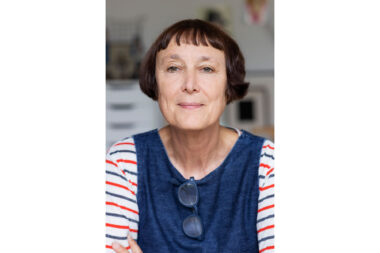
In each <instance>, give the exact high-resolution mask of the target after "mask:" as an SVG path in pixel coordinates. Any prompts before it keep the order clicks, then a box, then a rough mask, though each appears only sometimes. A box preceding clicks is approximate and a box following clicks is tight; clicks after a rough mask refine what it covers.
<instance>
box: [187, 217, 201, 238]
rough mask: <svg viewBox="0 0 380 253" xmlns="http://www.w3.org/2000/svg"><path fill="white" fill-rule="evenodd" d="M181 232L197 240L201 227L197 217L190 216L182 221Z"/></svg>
mask: <svg viewBox="0 0 380 253" xmlns="http://www.w3.org/2000/svg"><path fill="white" fill-rule="evenodd" d="M182 226H183V232H185V234H186V235H187V236H189V237H192V238H197V237H199V236H201V235H202V233H203V227H202V223H201V219H200V218H199V216H198V215H190V216H189V217H187V218H186V219H185V220H184V221H183V224H182Z"/></svg>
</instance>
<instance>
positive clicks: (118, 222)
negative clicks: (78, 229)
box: [106, 138, 139, 253]
mask: <svg viewBox="0 0 380 253" xmlns="http://www.w3.org/2000/svg"><path fill="white" fill-rule="evenodd" d="M136 192H137V162H136V152H135V147H134V143H133V139H132V138H129V139H127V140H124V141H120V142H118V143H116V144H115V145H113V146H112V147H111V148H110V150H109V151H108V152H107V156H106V252H107V253H114V252H115V251H114V250H113V249H112V243H113V242H117V243H119V244H120V245H122V246H123V247H124V248H126V249H128V250H129V249H130V245H129V243H128V241H127V236H128V233H130V234H131V236H132V238H135V239H136V238H137V233H138V231H137V229H138V221H139V215H138V206H137V201H136ZM129 251H130V250H129Z"/></svg>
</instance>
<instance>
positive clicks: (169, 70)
mask: <svg viewBox="0 0 380 253" xmlns="http://www.w3.org/2000/svg"><path fill="white" fill-rule="evenodd" d="M178 70H179V68H178V67H176V66H170V67H169V68H167V71H168V72H176V71H178Z"/></svg>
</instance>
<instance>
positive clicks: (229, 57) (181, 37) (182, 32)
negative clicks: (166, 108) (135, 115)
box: [139, 19, 249, 104]
mask: <svg viewBox="0 0 380 253" xmlns="http://www.w3.org/2000/svg"><path fill="white" fill-rule="evenodd" d="M173 37H175V41H176V43H177V45H178V46H179V45H180V43H181V41H182V42H184V43H187V44H190V43H192V44H193V45H196V46H199V45H200V44H202V45H203V46H208V45H211V46H212V47H214V48H216V49H219V50H221V51H223V52H224V55H225V59H226V72H227V88H226V100H227V104H228V103H230V102H232V101H234V100H238V99H241V98H243V97H244V96H245V94H246V93H247V90H248V86H249V83H248V82H244V78H245V66H244V57H243V55H242V53H241V51H240V49H239V46H238V45H237V43H236V42H235V41H234V40H233V39H232V38H231V37H230V36H229V35H227V34H226V33H225V32H224V31H222V30H221V29H220V28H219V27H217V26H215V25H213V24H211V23H209V22H206V21H202V20H199V19H187V20H182V21H179V22H177V23H175V24H173V25H172V26H170V27H168V28H167V29H166V30H164V31H163V32H162V33H161V34H160V35H159V36H158V38H157V39H156V41H155V42H154V43H153V45H152V46H151V47H150V49H149V50H148V52H147V53H146V55H145V57H144V59H143V61H142V64H141V67H140V80H139V81H140V88H141V90H142V91H143V92H144V93H145V94H146V95H147V96H148V97H150V98H152V99H153V100H157V99H158V86H157V82H156V73H155V72H156V56H157V53H158V52H159V51H160V50H164V49H166V47H167V46H168V44H169V42H170V40H171V39H172V38H173Z"/></svg>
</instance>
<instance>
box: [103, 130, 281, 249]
mask: <svg viewBox="0 0 380 253" xmlns="http://www.w3.org/2000/svg"><path fill="white" fill-rule="evenodd" d="M137 163H138V161H137V157H136V149H135V144H134V139H133V137H129V138H126V139H124V140H121V141H119V142H116V143H115V144H114V145H113V146H112V147H111V148H110V149H109V150H108V152H107V155H106V252H107V253H111V252H114V251H113V249H112V246H111V245H112V242H113V241H117V242H118V243H120V244H121V245H123V246H124V247H125V248H126V249H128V250H129V252H131V250H130V247H129V245H128V242H127V236H128V233H130V234H131V236H132V237H133V238H134V239H135V240H136V239H137V236H138V223H139V209H138V204H137V198H136V193H137V187H138V185H137ZM256 227H257V238H258V243H259V253H261V252H265V253H273V252H274V145H273V143H272V142H271V141H269V140H265V141H264V143H263V146H262V149H261V158H260V166H259V200H258V210H257V224H256Z"/></svg>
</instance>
